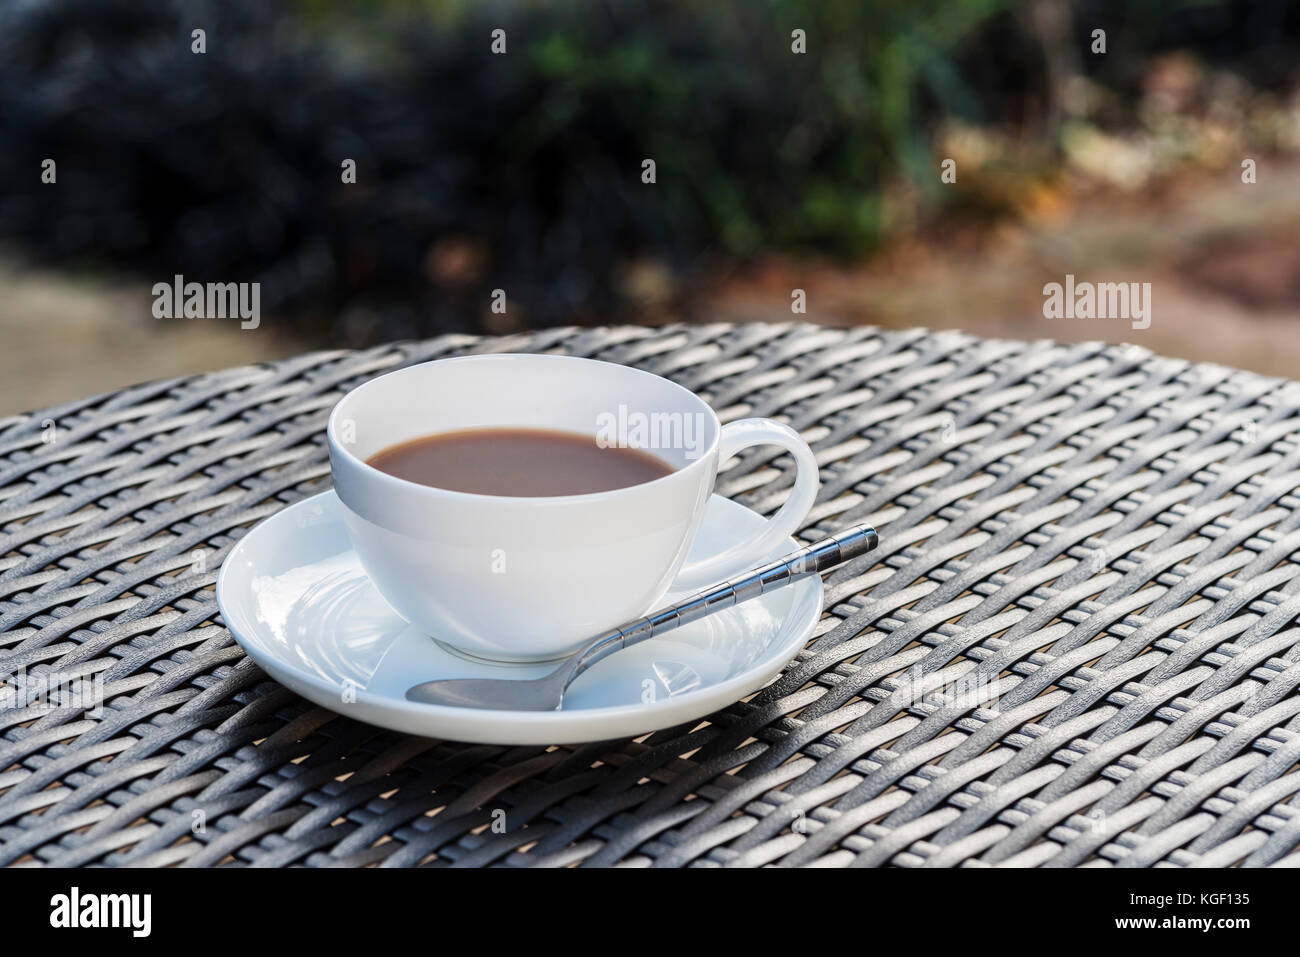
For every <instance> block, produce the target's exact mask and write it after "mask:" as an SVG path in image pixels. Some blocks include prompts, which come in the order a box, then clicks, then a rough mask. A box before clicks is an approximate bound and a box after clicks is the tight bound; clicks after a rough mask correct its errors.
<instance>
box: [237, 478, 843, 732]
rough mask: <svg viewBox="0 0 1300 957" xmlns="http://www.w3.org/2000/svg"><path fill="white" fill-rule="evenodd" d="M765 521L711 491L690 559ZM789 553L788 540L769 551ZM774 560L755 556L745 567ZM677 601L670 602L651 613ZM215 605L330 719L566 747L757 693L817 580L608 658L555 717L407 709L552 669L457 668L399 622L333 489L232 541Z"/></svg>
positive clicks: (257, 653)
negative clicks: (438, 688) (435, 691)
mask: <svg viewBox="0 0 1300 957" xmlns="http://www.w3.org/2000/svg"><path fill="white" fill-rule="evenodd" d="M763 521H765V519H763V518H762V517H761V516H760V515H758V514H756V513H755V512H752V511H750V510H749V509H747V508H745V507H744V506H743V505H738V504H736V503H735V502H732V501H730V500H728V499H724V498H721V497H720V496H717V495H715V496H713V498H712V499H711V500H710V502H709V507H708V511H707V513H706V514H705V517H704V524H703V527H702V528H701V530H700V534H699V536H698V537H697V538H696V541H695V544H694V545H693V546H692V548H691V553H690V556H689V558H690V559H692V560H693V559H696V558H703V557H706V556H707V555H710V554H713V553H715V552H719V551H721V550H722V549H723V548H725V547H727V546H728V545H730V544H731V543H733V542H735V541H738V540H740V539H743V538H745V537H747V536H750V535H752V534H753V533H754V526H755V525H759V524H761V523H762V522H763ZM796 547H798V546H797V543H795V542H794V541H790V542H789V545H788V548H787V547H783V548H782V549H780V550H779V551H780V552H781V553H784V552H785V551H787V550H790V549H794V548H796ZM775 557H777V556H776V555H763V556H756V564H757V563H758V562H759V561H766V560H770V559H772V558H775ZM575 574H580V572H577V571H575ZM435 587H436V583H435ZM681 597H685V595H682V594H669V595H668V596H667V597H666V598H665V599H664V602H663V604H667V603H669V602H670V601H673V600H676V599H677V598H681ZM217 604H218V606H219V607H220V608H221V616H222V618H223V619H224V620H225V623H226V625H227V627H229V628H230V631H231V633H232V634H233V635H234V636H235V639H236V640H237V641H238V642H239V644H240V645H241V646H243V648H244V651H246V652H247V653H248V655H249V657H250V658H252V659H253V660H254V661H256V662H257V663H258V664H259V665H261V666H262V668H264V669H265V670H266V671H267V673H269V674H270V675H271V676H272V677H273V678H275V679H276V680H277V681H279V682H281V683H282V684H285V685H287V686H288V687H290V688H292V689H293V690H294V691H296V692H298V693H299V694H301V695H302V696H303V697H305V698H308V699H310V700H311V701H314V702H316V703H317V704H319V705H323V706H324V707H327V708H329V709H331V710H333V711H337V712H339V713H340V714H345V715H350V716H352V717H355V718H358V719H360V720H362V721H366V722H369V723H370V724H376V725H380V726H382V727H385V728H393V729H395V730H397V731H405V732H409V733H410V734H417V735H422V736H425V737H436V738H448V739H451V740H456V741H474V742H480V743H485V744H574V743H578V742H582V741H600V740H605V739H610V738H623V737H631V736H635V735H639V734H644V733H646V732H648V731H655V730H658V729H660V728H668V727H672V726H673V725H676V724H680V723H682V722H684V721H689V720H691V719H693V718H699V717H702V716H704V715H707V714H710V713H711V712H713V711H716V710H718V709H720V708H723V707H726V706H727V705H729V704H731V703H732V702H734V701H737V700H739V699H740V698H743V697H744V696H745V695H747V694H750V693H751V692H753V691H756V690H757V689H759V688H761V687H762V686H763V685H764V684H766V683H767V682H768V681H769V680H770V679H771V678H772V677H773V676H774V675H776V674H777V673H778V672H779V671H780V670H781V668H782V666H783V665H784V664H785V663H786V662H787V661H789V660H790V659H791V658H793V657H794V656H795V655H796V654H797V653H798V652H799V649H801V648H802V647H803V646H804V644H805V642H807V640H808V639H809V638H810V637H811V635H812V632H813V629H814V628H815V627H816V625H817V621H818V619H819V618H820V616H821V610H822V582H821V579H820V578H819V577H817V576H815V575H814V576H812V577H810V578H806V579H804V580H802V581H799V582H796V583H795V584H793V585H789V586H787V587H785V588H781V589H778V590H777V591H775V592H773V593H771V594H770V595H764V596H762V597H760V598H755V599H753V600H752V601H749V602H746V603H745V604H743V605H738V606H736V607H734V608H729V609H727V610H725V611H721V612H718V613H717V614H714V615H711V616H710V617H708V618H705V619H702V620H700V621H696V622H693V623H691V624H689V625H686V626H684V627H681V628H678V629H677V630H675V631H673V632H671V633H669V634H667V635H664V636H663V637H661V638H654V639H651V640H649V641H647V642H645V643H643V644H641V645H637V646H635V647H633V648H629V649H627V650H625V651H621V652H619V653H618V654H615V655H611V656H609V657H608V658H606V659H605V660H603V661H601V662H598V663H597V664H596V665H595V666H594V667H592V668H591V669H590V670H589V671H587V672H585V673H583V674H582V675H580V676H579V677H578V679H577V680H576V681H574V683H573V684H572V685H571V686H570V687H569V691H568V693H567V694H566V695H565V698H564V708H563V710H561V711H544V712H543V711H488V710H480V709H476V708H454V707H448V706H445V705H432V704H421V703H418V702H413V701H407V700H406V698H405V694H406V689H407V688H409V687H410V686H411V685H413V684H416V683H418V682H421V681H429V680H431V679H434V678H462V677H466V678H468V677H501V678H512V677H518V678H534V677H538V676H540V675H542V674H545V673H546V672H548V671H550V670H552V669H553V668H554V667H555V665H554V664H544V665H531V664H506V665H497V664H492V663H489V662H484V661H478V660H471V659H469V658H464V657H461V656H460V655H457V654H454V653H452V652H449V651H447V650H446V649H444V648H443V647H442V646H441V645H440V644H439V643H438V642H436V641H433V640H432V639H431V638H429V637H428V636H426V635H423V634H421V633H420V632H418V631H416V630H415V629H414V628H413V627H411V626H410V625H408V624H407V623H406V622H405V621H404V620H402V619H401V618H399V617H398V615H397V613H396V612H395V611H393V610H392V609H391V608H390V607H389V606H388V604H387V603H386V602H385V601H384V600H383V599H382V598H381V597H380V596H379V593H378V592H376V591H375V589H374V587H373V586H372V585H371V584H370V579H369V578H367V577H366V574H365V572H364V571H363V570H362V568H361V564H360V562H358V560H357V557H356V555H355V554H354V553H353V552H352V549H351V547H350V545H349V544H348V538H347V533H346V532H345V531H344V528H343V520H342V516H341V514H340V506H339V502H338V498H337V497H336V496H335V494H334V493H333V492H324V493H322V494H320V495H316V496H313V497H312V498H309V499H306V500H305V501H302V502H298V503H297V504H295V505H291V506H289V507H288V508H286V509H284V510H283V511H281V512H278V513H276V514H275V515H273V516H271V517H270V518H268V519H267V520H266V521H264V522H262V523H261V524H260V525H258V526H257V527H256V528H254V529H253V530H252V531H251V532H249V533H248V534H247V535H246V536H244V538H243V539H242V540H241V541H240V542H239V544H237V545H236V546H235V548H234V549H233V550H232V551H231V553H230V555H229V556H228V557H227V558H226V561H225V563H224V564H223V565H222V567H221V574H220V576H219V577H218V578H217Z"/></svg>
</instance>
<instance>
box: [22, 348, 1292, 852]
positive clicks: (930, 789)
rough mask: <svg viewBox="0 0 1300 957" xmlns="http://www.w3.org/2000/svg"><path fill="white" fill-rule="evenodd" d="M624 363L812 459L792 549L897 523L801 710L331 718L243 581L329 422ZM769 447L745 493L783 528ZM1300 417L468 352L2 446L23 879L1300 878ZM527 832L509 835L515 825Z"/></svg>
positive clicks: (792, 703) (1066, 364)
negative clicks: (558, 362) (681, 873)
mask: <svg viewBox="0 0 1300 957" xmlns="http://www.w3.org/2000/svg"><path fill="white" fill-rule="evenodd" d="M514 350H525V351H535V352H564V353H570V354H575V355H584V356H594V357H598V358H602V359H607V360H611V361H615V362H622V363H628V364H632V365H636V366H640V367H642V368H645V369H648V370H651V371H653V372H656V373H659V374H661V375H665V376H668V377H669V378H672V379H675V380H676V381H678V382H680V383H682V384H683V385H685V386H687V387H689V388H691V389H693V390H695V391H697V392H699V393H700V394H702V395H703V396H704V397H705V398H707V399H708V400H709V401H710V402H711V404H712V405H713V406H714V408H715V409H717V411H718V412H719V414H720V416H721V417H722V418H723V420H724V421H726V420H729V419H733V418H737V417H742V416H747V415H761V416H773V417H777V418H781V419H783V420H784V421H787V422H789V423H790V424H791V425H792V426H793V427H795V428H796V429H798V430H799V431H800V432H802V434H803V435H804V437H805V438H806V439H807V440H808V441H809V442H810V443H811V445H812V446H813V449H814V450H815V451H816V453H817V456H818V459H819V462H820V464H821V468H822V479H823V487H822V492H821V497H820V499H819V504H818V506H817V507H816V509H815V510H814V512H813V514H812V516H811V518H810V525H809V527H808V528H807V529H806V530H805V533H804V534H805V536H806V537H807V538H808V539H809V540H811V539H813V538H815V537H817V536H819V535H820V534H823V533H825V532H828V531H830V530H832V529H834V528H836V527H841V526H843V525H846V524H849V523H851V522H863V521H870V522H874V523H875V524H876V525H877V526H878V527H879V528H880V530H881V534H882V545H881V548H880V550H879V551H878V552H876V553H874V554H872V555H870V556H867V557H865V558H863V559H859V560H857V561H856V562H854V563H852V564H850V565H849V566H847V567H845V568H842V569H840V570H838V571H837V572H835V573H833V574H832V575H831V576H830V577H829V579H828V585H827V607H826V612H825V615H824V618H823V620H822V622H821V626H820V628H819V630H818V631H817V634H816V637H815V638H814V639H813V640H812V641H811V643H810V644H809V645H808V647H807V648H806V649H805V650H804V651H803V652H802V653H801V655H800V656H799V657H798V658H797V659H796V660H795V661H793V662H791V663H790V665H789V666H788V667H787V668H786V670H785V672H784V674H783V675H782V676H781V677H779V678H778V679H777V680H776V681H775V682H774V683H772V684H771V685H769V686H768V687H767V688H765V689H764V690H762V691H761V692H759V693H758V694H757V695H755V696H753V697H752V699H751V700H748V701H745V702H739V703H737V704H735V705H734V706H732V707H730V708H728V709H727V710H725V711H723V712H721V713H718V714H715V715H712V716H710V717H709V718H708V719H707V720H702V721H699V722H695V723H693V724H691V725H689V726H682V727H678V728H674V729H671V730H666V731H661V732H657V733H655V734H652V735H649V736H647V737H644V738H642V739H638V740H635V741H610V742H605V743H601V744H592V745H588V746H582V747H553V748H544V747H528V748H520V747H514V748H511V747H486V746H481V745H463V744H457V743H454V742H450V741H435V740H429V739H424V738H413V737H408V736H404V735H401V734H397V733H393V732H388V731H384V730H381V729H378V728H374V727H370V726H368V725H365V724H362V723H359V722H357V721H355V720H352V719H349V718H347V717H343V716H340V715H338V714H335V713H333V712H331V711H328V710H325V709H323V708H320V707H317V706H315V705H311V704H309V703H307V702H306V701H304V700H303V699H301V698H299V697H298V696H297V695H295V694H294V693H292V692H290V691H288V690H287V689H285V688H283V687H281V686H279V685H278V684H276V683H275V682H273V681H271V680H270V679H269V678H268V677H267V676H266V675H265V674H264V673H262V672H261V671H260V670H259V669H258V668H257V667H256V666H254V665H253V664H252V663H251V662H250V661H249V660H248V659H247V658H245V656H244V655H243V653H242V651H241V650H240V648H239V646H238V645H237V644H236V643H235V641H234V640H233V639H232V637H231V635H230V633H229V632H228V631H227V630H226V629H225V627H223V624H222V622H221V619H220V617H219V616H218V613H217V606H216V602H215V599H214V596H213V583H214V581H215V579H216V574H217V570H218V567H219V566H220V563H221V561H222V559H223V558H224V557H225V555H226V554H227V552H228V551H229V549H230V548H231V546H232V544H233V543H234V542H235V541H237V540H238V538H239V537H240V536H241V535H243V534H244V533H245V532H246V531H247V530H248V529H249V528H250V527H251V526H252V525H253V524H255V523H256V522H257V521H259V520H260V519H263V518H265V517H266V516H268V515H270V514H272V513H273V512H275V511H276V510H277V509H280V508H282V507H283V506H285V505H286V504H288V503H291V502H294V501H297V500H299V499H301V498H303V497H305V496H307V495H309V494H312V493H314V492H317V491H319V490H321V489H322V488H324V487H326V486H327V485H328V483H329V467H328V463H327V460H326V451H325V445H324V436H323V430H324V425H325V419H326V415H327V413H328V411H329V409H330V407H331V406H332V405H333V403H334V402H335V401H336V400H337V399H338V398H339V396H340V395H341V394H342V393H343V392H344V391H346V390H347V389H349V388H351V387H352V386H354V385H356V384H357V383H359V382H361V381H363V380H364V379H366V378H367V377H370V376H374V375H377V374H379V373H382V372H385V371H388V370H391V369H393V368H395V367H397V366H399V365H402V364H405V363H412V362H418V361H423V360H428V359H433V358H437V357H440V356H447V355H453V354H461V353H467V352H494V351H514ZM790 481H791V475H790V463H789V460H788V459H787V458H784V457H780V456H777V455H776V454H775V453H774V452H772V451H771V450H768V451H766V452H764V451H758V452H754V453H751V454H748V455H747V456H745V457H743V458H742V459H740V460H737V461H736V462H735V463H734V464H733V466H732V467H731V468H728V469H726V470H725V471H724V472H723V473H722V474H721V475H720V477H719V491H721V492H722V493H724V494H727V495H730V496H732V497H736V498H738V499H739V500H740V501H742V502H744V503H745V504H747V505H750V506H751V507H753V508H755V509H758V510H759V511H763V512H769V513H770V512H771V511H773V510H774V509H775V508H776V507H777V506H778V505H779V504H780V502H781V500H782V497H783V495H784V493H785V490H786V489H787V488H788V487H789V484H790ZM1297 485H1300V386H1298V385H1296V384H1294V383H1289V382H1285V381H1280V380H1276V379H1265V378H1261V377H1259V376H1256V375H1252V374H1247V373H1243V372H1234V371H1231V370H1227V369H1223V368H1220V367H1215V366H1196V365H1190V364H1188V363H1186V362H1183V361H1176V360H1171V359H1163V358H1158V357H1154V356H1152V355H1150V354H1149V353H1147V352H1145V351H1144V350H1141V349H1136V348H1132V347H1124V346H1106V345H1100V344H1088V345H1074V346H1066V345H1059V344H1054V343H1050V342H1039V343H1017V342H1001V341H984V340H980V339H976V338H972V337H969V336H965V335H960V334H956V333H925V332H921V331H904V332H882V331H880V330H874V329H851V330H829V329H821V328H816V327H811V326H805V325H754V326H726V325H710V326H696V327H668V328H660V329H646V328H616V329H590V330H573V329H565V330H551V331H545V332H539V333H534V334H529V335H521V336H517V337H511V338H503V339H482V340H480V339H474V338H470V337H463V336H462V337H444V338H440V339H435V340H432V341H428V342H423V343H418V344H402V345H395V346H386V347H382V348H377V349H372V350H370V351H366V352H357V353H350V352H329V353H315V354H311V355H306V356H303V357H301V358H296V359H292V360H288V361H283V362H277V363H273V364H270V365H266V366H259V367H252V368H240V369H232V370H228V371H225V372H220V373H215V374H211V375H204V376H199V377H195V378H188V379H178V380H172V381H166V382H156V383H152V384H149V385H142V386H137V387H134V388H130V389H126V390H123V391H122V392H119V393H116V394H114V395H108V396H101V397H98V398H93V399H87V400H84V401H80V402H75V403H72V404H69V405H66V406H61V407H59V408H55V409H48V410H45V411H42V412H36V413H32V414H30V415H25V416H19V417H16V418H10V419H6V420H0V542H2V544H0V586H2V587H0V673H4V674H7V675H10V676H14V675H24V676H25V680H27V681H28V682H30V681H32V680H33V678H35V677H37V676H39V675H42V674H54V673H57V674H60V675H69V674H78V675H80V674H84V675H102V682H103V684H102V689H103V695H104V703H103V707H102V713H101V714H99V715H98V716H96V715H94V714H92V713H90V712H89V711H88V710H87V707H80V706H78V707H73V706H66V707H55V708H50V707H48V702H46V703H45V704H41V703H39V702H27V703H24V701H23V700H22V699H20V698H16V697H15V698H12V699H11V700H10V701H8V703H7V706H6V707H4V708H3V709H0V721H2V722H3V739H2V740H0V753H2V754H3V758H2V759H0V862H2V863H4V864H36V863H48V864H57V865H90V864H94V865H112V866H128V865H168V864H184V865H215V864H251V865H262V866H282V865H309V866H324V865H374V864H380V865H388V866H396V865H415V864H422V863H432V864H434V865H445V864H460V865H508V866H520V865H529V864H535V865H547V866H564V865H573V864H584V865H613V864H628V865H658V866H679V865H693V866H717V865H770V864H778V865H801V864H817V865H832V866H844V865H858V866H863V865H866V866H870V865H899V866H904V867H922V866H929V867H945V866H954V865H964V866H977V867H982V866H1047V867H1071V866H1111V865H1114V866H1128V867H1133V866H1137V867H1142V866H1152V865H1157V864H1163V865H1179V866H1189V867H1190V866H1202V867H1204V866H1229V865H1241V866H1251V867H1254V866H1271V865H1273V866H1283V865H1288V864H1289V865H1293V866H1294V865H1296V864H1298V863H1300V852H1297V849H1296V848H1297V844H1298V843H1300V803H1297V800H1296V793H1297V791H1298V790H1300V771H1297V769H1296V765H1297V761H1298V760H1300V695H1297V693H1296V686H1297V683H1300V628H1298V627H1297V616H1298V615H1300V565H1297V564H1296V555H1297V551H1298V550H1300V497H1298V496H1297V494H1296V488H1297ZM498 810H504V811H505V812H506V814H505V817H504V820H505V821H506V822H508V826H507V827H506V829H505V831H504V833H500V832H499V831H500V829H499V828H497V829H494V828H493V827H491V825H492V823H493V821H494V820H495V819H497V818H494V814H493V812H494V811H498Z"/></svg>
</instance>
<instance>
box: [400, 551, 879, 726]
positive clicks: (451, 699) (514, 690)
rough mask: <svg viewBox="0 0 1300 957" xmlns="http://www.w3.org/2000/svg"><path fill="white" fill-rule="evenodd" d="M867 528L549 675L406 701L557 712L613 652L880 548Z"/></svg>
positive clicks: (463, 685)
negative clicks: (568, 694)
mask: <svg viewBox="0 0 1300 957" xmlns="http://www.w3.org/2000/svg"><path fill="white" fill-rule="evenodd" d="M879 541H880V538H879V536H878V535H876V530H875V529H874V528H872V527H871V526H870V525H857V526H854V527H853V528H850V529H849V530H847V531H844V532H841V533H840V534H838V535H832V536H831V537H830V538H824V539H822V540H821V541H820V542H817V543H815V544H813V545H809V546H807V547H806V548H801V549H799V550H798V551H795V552H791V553H790V554H789V555H786V556H785V557H784V558H778V559H777V560H776V561H774V562H771V563H769V564H767V565H764V566H762V567H761V568H756V569H754V571H752V572H750V573H749V574H748V575H746V576H745V577H744V578H742V579H740V580H739V581H736V582H723V583H722V584H720V585H716V586H714V587H713V588H710V589H708V590H707V591H702V592H699V593H698V594H695V595H692V596H691V597H690V598H687V599H684V600H683V601H679V602H678V603H677V604H675V605H672V606H671V607H668V608H664V609H661V610H660V611H657V612H654V613H653V614H651V615H647V616H645V617H644V618H638V619H636V620H635V621H630V622H628V623H627V624H625V625H623V626H621V627H619V628H614V629H611V630H610V631H607V632H605V633H603V634H601V635H598V636H597V637H595V638H593V639H592V640H591V641H590V642H588V643H587V644H586V645H584V646H583V647H582V648H581V649H580V650H579V651H578V652H576V653H575V654H574V655H572V656H571V657H569V658H566V659H565V661H564V663H563V664H561V665H560V666H559V667H558V668H556V669H555V670H554V671H552V672H551V673H550V674H548V675H544V676H543V677H541V678H532V679H528V680H522V679H510V678H444V679H441V680H439V681H425V682H423V683H422V684H418V685H412V686H411V687H410V688H409V689H408V690H407V692H406V699H407V700H408V701H421V702H424V703H425V704H442V705H452V706H455V707H458V708H490V709H492V710H498V711H556V710H559V709H560V708H561V707H562V706H563V704H564V692H565V691H566V690H567V689H568V687H569V685H570V684H572V683H573V679H574V678H576V677H578V675H580V674H582V673H583V672H584V671H586V670H587V669H588V668H590V667H591V666H592V665H594V664H595V663H596V662H598V661H600V660H601V659H602V658H605V657H607V656H609V655H612V654H614V653H615V652H616V651H622V650H623V649H624V648H629V647H631V646H632V645H635V644H639V643H640V642H642V641H645V640H646V639H647V638H657V637H659V636H660V635H662V634H664V633H665V632H667V631H671V630H672V629H674V628H677V627H679V626H681V625H685V624H687V623H688V622H692V621H696V620H698V619H700V618H703V617H704V616H706V615H711V614H713V613H714V612H715V611H719V610H720V609H723V608H730V607H731V606H732V605H739V604H740V603H741V602H744V601H749V600H750V599H751V598H757V597H758V596H759V595H766V594H767V593H768V592H771V591H775V590H776V589H778V588H781V587H783V586H785V585H788V584H790V583H791V582H794V581H798V580H799V579H801V578H807V577H808V576H810V575H817V574H819V573H821V572H824V571H826V570H827V569H830V568H834V567H835V566H837V565H841V564H843V563H844V562H847V561H848V560H849V559H850V558H855V557H857V556H858V555H861V554H863V553H865V552H869V551H871V550H872V549H873V548H875V547H876V545H877V544H878V543H879Z"/></svg>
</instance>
